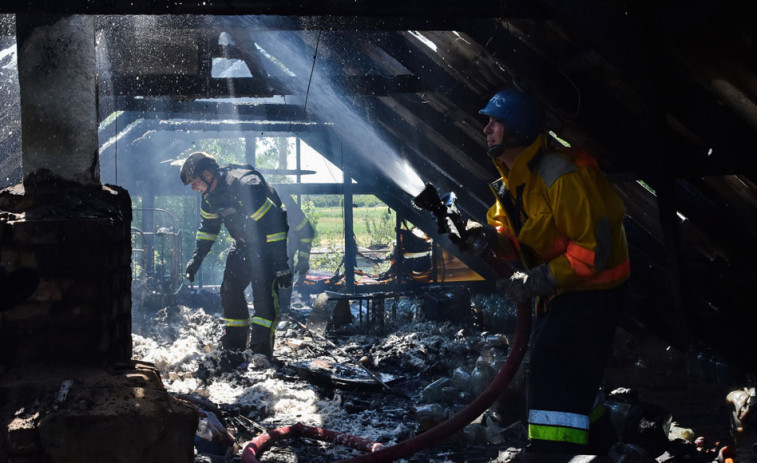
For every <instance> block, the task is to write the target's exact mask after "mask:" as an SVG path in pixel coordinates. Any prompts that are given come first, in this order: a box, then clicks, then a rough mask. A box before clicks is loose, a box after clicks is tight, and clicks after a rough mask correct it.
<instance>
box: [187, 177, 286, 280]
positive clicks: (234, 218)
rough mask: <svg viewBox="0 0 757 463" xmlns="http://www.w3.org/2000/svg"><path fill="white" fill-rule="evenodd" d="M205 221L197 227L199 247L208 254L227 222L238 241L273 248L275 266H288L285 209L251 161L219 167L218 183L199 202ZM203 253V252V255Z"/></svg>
mask: <svg viewBox="0 0 757 463" xmlns="http://www.w3.org/2000/svg"><path fill="white" fill-rule="evenodd" d="M200 216H201V218H202V221H201V222H200V227H199V229H198V231H197V235H196V238H197V250H203V251H205V253H206V254H207V251H206V249H207V250H209V249H210V248H209V246H207V245H205V246H201V244H202V242H203V241H205V242H206V243H207V242H210V243H211V244H212V242H214V241H215V240H216V238H217V237H218V233H219V232H220V230H221V225H225V226H226V229H227V230H228V231H229V235H230V236H231V237H232V238H233V239H234V240H236V241H238V242H241V243H247V244H249V245H252V246H256V247H257V248H258V249H259V250H261V252H266V253H268V252H270V255H271V257H272V258H273V262H274V267H275V268H274V270H277V271H278V270H283V269H286V268H287V257H286V235H287V230H288V228H289V226H288V224H287V219H286V209H285V208H284V207H283V206H282V204H281V200H280V199H279V196H278V194H277V193H276V191H275V190H274V189H273V187H271V185H270V184H269V183H268V182H266V180H265V179H264V178H263V176H262V175H261V174H260V173H259V172H258V171H256V170H255V169H253V168H252V167H251V166H248V165H230V166H228V167H224V168H222V169H219V171H218V183H217V184H216V187H215V189H214V190H213V191H212V192H210V193H208V195H207V196H205V197H204V198H203V200H202V204H201V206H200ZM203 257H204V256H203Z"/></svg>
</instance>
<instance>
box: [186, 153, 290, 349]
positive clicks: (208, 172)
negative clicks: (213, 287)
mask: <svg viewBox="0 0 757 463" xmlns="http://www.w3.org/2000/svg"><path fill="white" fill-rule="evenodd" d="M180 177H181V181H182V182H183V183H184V184H185V185H192V189H193V190H196V191H199V192H200V193H201V194H202V198H203V199H202V204H201V208H200V215H201V219H202V220H201V222H200V227H199V229H198V230H197V236H196V238H197V239H196V246H195V252H194V254H193V256H192V258H191V259H190V260H189V263H188V264H187V268H186V275H187V278H188V279H189V280H190V281H193V279H194V276H195V274H196V273H197V271H198V270H199V268H200V265H201V264H202V261H203V259H204V258H205V256H207V254H208V252H209V251H210V248H211V246H212V245H213V243H215V241H216V239H217V238H218V233H219V232H220V230H221V225H225V226H226V229H227V230H228V232H229V235H230V236H231V238H232V239H233V242H232V245H231V248H230V250H229V254H228V257H227V258H226V268H225V269H224V274H223V282H222V283H221V307H222V309H223V317H224V320H225V323H226V328H225V333H224V335H223V337H222V338H221V345H222V347H223V348H224V349H225V350H230V351H241V350H244V349H246V348H247V342H248V336H249V334H250V332H251V334H252V337H251V338H250V349H251V350H252V351H253V352H254V353H259V354H264V355H266V356H268V357H269V358H271V357H272V356H273V343H274V333H275V330H276V325H277V323H278V321H279V317H280V308H279V290H280V289H283V288H289V287H290V286H291V285H292V272H291V270H290V269H289V263H288V262H287V245H286V241H287V230H288V225H287V219H286V209H285V208H284V207H283V206H282V204H281V201H280V200H279V196H278V194H277V193H276V191H275V190H274V189H273V187H272V186H271V185H270V184H269V183H268V182H266V180H265V179H264V178H263V176H262V175H261V174H260V173H259V172H258V171H256V170H255V169H253V168H252V167H251V166H249V165H237V164H232V165H229V166H226V167H223V168H221V167H219V166H218V163H217V161H216V160H215V158H214V157H213V156H212V155H210V154H208V153H205V152H202V151H198V152H194V153H192V154H190V155H189V156H188V157H187V159H186V160H185V161H184V164H183V166H182V168H181V173H180ZM250 284H251V285H252V299H253V306H254V310H255V313H254V316H253V317H252V319H250V314H249V310H248V308H247V301H246V299H245V296H244V290H245V288H247V286H249V285H250ZM250 327H251V328H250Z"/></svg>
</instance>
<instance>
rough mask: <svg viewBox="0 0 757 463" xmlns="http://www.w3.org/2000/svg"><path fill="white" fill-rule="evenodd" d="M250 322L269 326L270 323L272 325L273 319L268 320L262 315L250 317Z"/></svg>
mask: <svg viewBox="0 0 757 463" xmlns="http://www.w3.org/2000/svg"><path fill="white" fill-rule="evenodd" d="M252 324H253V325H260V326H264V327H266V328H270V327H271V325H273V320H268V319H265V318H262V317H252Z"/></svg>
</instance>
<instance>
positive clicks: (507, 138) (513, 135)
mask: <svg viewBox="0 0 757 463" xmlns="http://www.w3.org/2000/svg"><path fill="white" fill-rule="evenodd" d="M531 143H533V140H531V141H528V140H524V138H523V136H522V135H521V134H520V133H517V132H513V131H511V130H508V129H507V128H505V130H504V133H503V136H502V143H500V144H498V145H492V146H490V147H489V149H487V150H486V154H488V155H489V157H490V158H492V159H496V158H498V157H499V156H500V155H501V154H502V152H503V151H505V148H514V147H516V146H528V145H530V144H531Z"/></svg>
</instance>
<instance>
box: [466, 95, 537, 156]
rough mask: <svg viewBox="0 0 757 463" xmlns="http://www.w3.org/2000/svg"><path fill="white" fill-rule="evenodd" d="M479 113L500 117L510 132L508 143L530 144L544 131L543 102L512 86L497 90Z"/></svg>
mask: <svg viewBox="0 0 757 463" xmlns="http://www.w3.org/2000/svg"><path fill="white" fill-rule="evenodd" d="M479 114H483V115H485V116H489V117H493V118H495V119H499V120H501V121H502V122H504V124H505V128H506V129H507V131H508V132H509V135H510V137H511V138H510V139H509V140H508V144H510V145H511V146H512V145H513V144H515V145H530V144H531V143H533V141H534V140H536V137H537V136H538V135H539V134H540V133H541V132H542V131H544V124H545V117H544V108H543V107H542V105H541V103H539V102H538V101H536V100H535V99H533V98H531V97H530V96H528V95H526V94H525V93H523V92H521V91H520V90H518V89H516V88H514V87H511V88H508V89H506V90H502V91H500V92H497V94H495V95H494V96H493V97H492V98H491V100H489V103H487V104H486V107H485V108H484V109H482V110H481V111H479Z"/></svg>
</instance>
